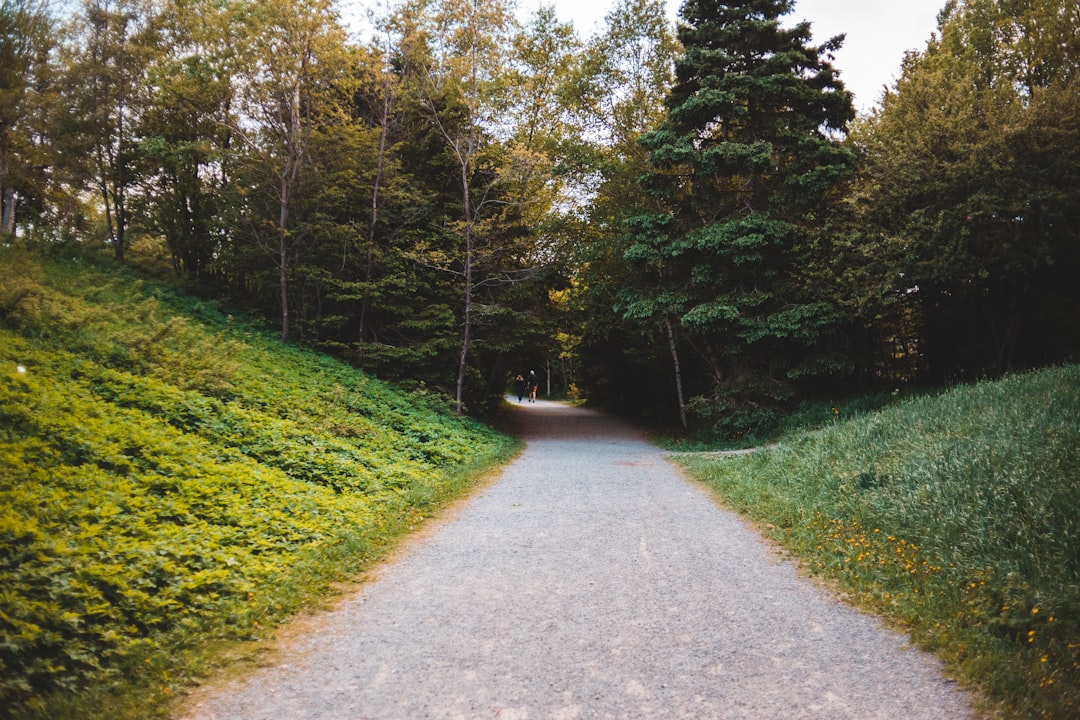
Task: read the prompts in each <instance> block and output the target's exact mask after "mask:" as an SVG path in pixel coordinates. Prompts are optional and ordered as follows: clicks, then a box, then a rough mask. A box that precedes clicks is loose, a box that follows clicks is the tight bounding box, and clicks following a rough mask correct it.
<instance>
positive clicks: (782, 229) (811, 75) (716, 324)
mask: <svg viewBox="0 0 1080 720" xmlns="http://www.w3.org/2000/svg"><path fill="white" fill-rule="evenodd" d="M791 6H792V3H791V2H786V1H783V0H745V1H743V2H728V3H723V2H717V1H716V0H689V1H688V2H687V3H686V4H685V5H684V6H683V9H682V19H683V24H681V25H680V28H679V39H680V40H681V42H682V44H683V47H684V48H685V54H684V55H683V56H682V57H681V58H679V59H678V60H677V61H676V66H675V73H676V80H675V84H674V86H673V87H672V90H671V92H670V94H669V96H668V98H667V101H666V105H667V114H666V116H665V118H664V121H663V123H662V124H661V125H660V127H659V128H658V129H657V130H654V131H652V132H649V133H647V134H646V135H645V136H644V137H643V138H642V144H643V145H644V146H645V147H646V148H647V149H648V151H649V162H650V165H651V171H650V173H649V174H648V176H647V177H646V178H645V181H644V189H645V191H646V192H647V193H648V195H649V196H650V197H651V198H652V199H653V200H654V202H655V203H656V207H657V208H658V211H656V210H654V211H650V212H648V213H647V214H642V215H640V216H638V217H636V218H632V219H631V220H630V221H629V222H628V229H629V233H630V237H631V240H632V244H631V246H630V247H629V248H628V249H627V251H626V257H627V259H628V260H629V261H630V262H632V263H634V264H635V265H636V266H637V267H639V268H640V269H641V270H642V271H643V272H644V274H645V277H646V278H647V279H648V283H647V284H643V285H639V286H637V287H635V288H633V289H632V291H631V292H629V293H627V296H626V299H625V308H626V309H625V312H626V313H627V315H628V316H633V317H638V318H642V319H645V318H659V319H662V320H667V321H671V322H673V323H674V322H676V321H677V323H678V325H679V327H680V329H681V330H682V331H683V332H685V333H686V334H687V336H688V338H689V340H690V342H691V344H692V345H693V346H694V347H695V348H696V349H697V350H698V351H699V353H700V355H701V356H702V358H703V359H704V360H705V362H706V364H707V367H708V371H709V374H710V375H711V380H712V382H713V385H714V391H713V396H712V398H709V399H701V400H699V401H698V402H697V406H698V408H699V409H700V410H701V411H702V413H703V414H704V415H707V416H710V417H716V418H717V419H720V420H721V421H730V422H732V423H733V425H732V427H735V426H738V425H743V426H744V427H743V429H752V428H750V427H748V426H750V425H753V424H754V423H755V422H758V421H760V420H765V419H768V416H769V414H770V412H771V410H770V408H772V407H775V406H776V404H777V403H780V402H782V401H783V400H784V399H785V398H786V397H787V396H788V395H789V393H790V390H789V389H788V386H789V384H790V382H791V381H793V380H795V379H796V378H799V377H805V376H812V375H814V374H817V373H821V372H824V371H826V370H828V369H830V359H829V358H828V356H827V355H826V353H824V352H822V346H823V345H824V338H825V337H827V334H828V332H829V328H830V326H831V325H832V324H833V323H834V322H835V320H836V319H837V314H836V313H835V311H834V309H833V308H832V307H831V306H829V304H827V303H825V302H823V301H821V300H819V299H817V298H816V297H815V296H814V294H813V291H812V288H806V287H804V286H803V284H802V282H801V280H800V274H799V273H800V267H801V266H802V265H803V264H804V263H805V262H806V261H807V259H808V250H809V247H810V245H809V235H810V230H811V228H812V226H813V218H814V213H815V211H816V210H819V209H820V208H821V205H822V199H823V198H824V196H825V193H826V192H827V191H828V190H829V188H830V187H831V186H833V184H834V183H836V182H837V180H838V179H840V178H842V177H844V176H845V174H846V173H848V172H849V171H850V169H851V167H852V165H853V160H854V157H853V154H852V153H851V152H850V151H849V150H847V149H846V148H844V147H843V145H842V143H841V142H840V139H839V138H838V136H837V134H838V133H840V132H842V131H843V130H844V128H845V127H846V124H847V123H848V122H849V121H850V120H851V119H852V118H853V117H854V111H853V109H852V103H851V96H850V93H848V92H847V91H846V90H844V87H843V83H842V82H841V81H840V80H839V78H838V77H837V75H836V72H835V71H834V69H833V67H832V65H831V64H830V53H832V52H833V51H834V50H836V49H837V48H839V47H840V44H841V42H842V40H843V38H842V37H836V38H832V39H831V40H829V41H827V42H826V43H824V44H823V45H820V46H814V45H811V44H810V37H811V35H810V25H809V23H805V22H803V23H799V24H797V25H795V26H794V27H792V28H784V27H782V25H781V23H780V18H781V17H782V16H784V15H786V14H787V13H788V12H790V10H791ZM725 418H726V420H725Z"/></svg>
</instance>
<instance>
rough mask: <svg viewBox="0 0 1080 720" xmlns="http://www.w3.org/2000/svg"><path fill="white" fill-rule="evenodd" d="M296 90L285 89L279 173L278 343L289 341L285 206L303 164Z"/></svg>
mask: <svg viewBox="0 0 1080 720" xmlns="http://www.w3.org/2000/svg"><path fill="white" fill-rule="evenodd" d="M300 86H301V81H300V80H296V81H295V82H294V83H293V85H292V87H291V88H290V89H289V121H288V122H289V125H288V127H287V128H286V129H285V144H286V147H285V166H284V167H283V168H282V170H281V189H280V192H279V200H280V202H281V212H280V213H279V215H278V284H279V285H280V290H281V341H282V342H288V341H289V283H288V280H289V205H290V204H291V203H292V196H293V192H294V190H295V189H296V184H297V182H298V181H299V178H300V164H301V163H302V162H303V156H304V145H303V130H302V128H301V127H300V121H301V118H300Z"/></svg>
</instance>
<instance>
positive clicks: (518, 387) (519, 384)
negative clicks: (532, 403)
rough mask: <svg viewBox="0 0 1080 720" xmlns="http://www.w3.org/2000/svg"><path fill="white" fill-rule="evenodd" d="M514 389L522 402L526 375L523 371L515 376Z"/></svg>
mask: <svg viewBox="0 0 1080 720" xmlns="http://www.w3.org/2000/svg"><path fill="white" fill-rule="evenodd" d="M514 390H515V391H516V392H517V397H518V402H521V398H523V397H525V377H524V376H523V375H522V374H521V373H518V376H517V377H516V378H514Z"/></svg>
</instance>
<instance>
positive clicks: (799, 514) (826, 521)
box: [685, 366, 1080, 720]
mask: <svg viewBox="0 0 1080 720" xmlns="http://www.w3.org/2000/svg"><path fill="white" fill-rule="evenodd" d="M685 463H686V465H687V467H688V468H689V470H690V471H691V472H692V473H693V474H694V475H695V476H697V477H699V478H701V479H702V480H704V481H705V482H706V483H708V484H709V485H710V486H712V487H713V488H715V490H716V492H717V493H718V494H719V495H720V497H722V499H723V500H724V501H725V502H726V503H728V504H730V506H732V507H733V508H734V509H736V510H738V511H740V512H742V513H745V514H747V515H748V516H750V517H752V518H754V519H756V520H757V521H759V522H760V523H762V524H763V526H765V527H766V528H768V532H770V533H771V534H772V535H773V536H775V538H776V539H777V540H779V541H780V542H781V543H782V544H784V545H786V546H787V547H789V548H791V549H792V550H794V551H796V552H797V553H798V554H800V555H801V556H802V557H803V558H804V559H805V563H806V565H807V566H808V567H809V568H811V569H812V570H813V571H815V572H818V573H821V574H822V575H825V576H828V577H831V578H835V579H837V580H838V581H839V582H840V584H841V586H842V587H843V588H844V589H846V590H847V591H849V592H851V593H854V595H855V596H856V597H857V598H858V599H859V601H860V602H861V603H862V604H864V605H866V606H869V607H872V608H874V609H875V610H877V611H880V612H882V613H884V614H886V615H888V616H890V617H892V618H893V619H895V620H897V621H899V622H900V623H902V624H903V625H904V626H905V627H906V628H908V629H909V630H910V632H911V634H912V636H913V637H914V638H915V639H916V640H917V641H918V642H919V643H920V644H921V645H923V646H924V647H926V648H930V649H932V650H934V651H936V652H937V653H939V654H940V655H941V656H942V657H943V658H945V659H946V660H947V662H948V663H949V666H950V667H951V668H952V670H953V671H954V672H955V673H956V674H958V675H959V676H961V677H963V678H966V679H968V680H969V681H971V682H973V683H975V684H977V685H979V686H981V687H982V688H984V689H985V691H986V693H987V694H988V696H989V697H991V698H993V699H994V700H996V701H997V702H998V703H1000V706H1001V707H1002V708H1003V709H1004V714H1005V715H1006V716H1015V717H1037V718H1053V719H1055V720H1071V719H1073V718H1076V717H1080V367H1078V366H1071V367H1065V368H1058V369H1051V370H1046V371H1043V372H1037V373H1031V374H1025V375H1017V376H1013V377H1009V378H1007V379H1005V380H1002V381H999V382H984V383H980V384H978V385H973V386H967V387H958V388H955V389H953V390H951V391H949V392H947V393H945V394H943V395H941V396H938V397H922V398H915V399H910V400H905V401H901V402H899V403H897V404H896V405H894V406H891V407H888V408H886V409H884V410H882V411H880V412H877V413H874V414H869V415H865V416H861V417H857V418H854V419H851V420H843V419H842V418H839V419H838V420H837V421H836V422H835V423H833V424H832V425H830V426H828V427H826V428H825V429H824V430H822V431H819V432H814V433H803V434H794V435H790V436H788V437H785V438H784V439H783V441H782V443H781V445H780V446H779V447H777V448H775V449H771V450H764V451H760V452H757V453H754V454H752V455H748V456H743V457H738V458H723V459H716V458H709V457H708V456H694V457H692V458H690V459H687V460H685Z"/></svg>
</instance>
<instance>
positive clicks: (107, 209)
mask: <svg viewBox="0 0 1080 720" xmlns="http://www.w3.org/2000/svg"><path fill="white" fill-rule="evenodd" d="M158 20H159V14H158V12H157V10H156V9H155V7H154V6H153V4H152V3H151V2H150V1H149V0H86V3H85V5H84V7H83V15H82V17H81V18H80V32H79V34H78V36H77V39H76V45H74V46H71V47H69V48H68V54H69V56H70V57H69V59H68V62H67V68H68V72H67V76H66V81H67V82H66V95H67V97H68V104H69V107H70V108H71V111H72V116H71V120H72V121H73V122H72V127H73V130H74V132H72V133H71V139H72V141H73V142H71V143H70V144H69V145H68V147H66V148H65V150H66V152H65V153H64V154H65V155H66V156H67V157H68V159H69V161H70V162H74V163H79V162H81V161H82V160H81V159H82V158H83V157H84V156H85V157H86V158H88V159H89V165H90V167H89V168H88V172H87V174H88V176H89V177H90V178H91V183H92V185H93V187H94V189H95V190H96V192H97V194H98V196H99V197H100V200H101V208H102V211H103V213H104V217H105V229H106V237H107V239H108V241H109V243H110V244H111V245H112V247H113V253H114V254H115V256H116V259H117V260H119V261H121V262H123V260H124V252H125V250H126V249H127V244H128V236H127V231H128V224H129V222H130V207H129V201H130V194H131V191H132V189H133V187H134V185H135V184H136V182H137V178H136V160H137V147H136V140H135V134H134V131H135V127H136V125H137V123H138V120H139V117H140V114H141V113H142V112H143V110H144V108H145V105H146V101H147V96H148V93H149V86H148V83H147V77H146V73H147V69H148V68H149V66H150V65H151V63H152V62H153V61H154V59H155V58H156V57H158V56H159V55H160V54H161V52H162V47H161V44H160V41H159V27H158Z"/></svg>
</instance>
